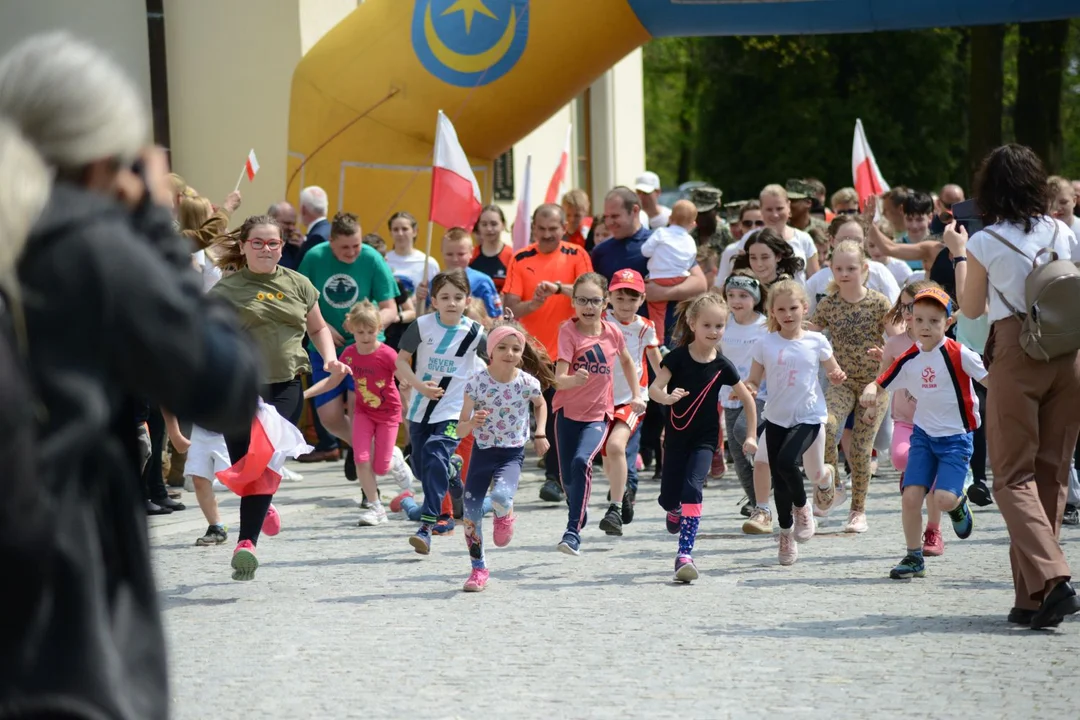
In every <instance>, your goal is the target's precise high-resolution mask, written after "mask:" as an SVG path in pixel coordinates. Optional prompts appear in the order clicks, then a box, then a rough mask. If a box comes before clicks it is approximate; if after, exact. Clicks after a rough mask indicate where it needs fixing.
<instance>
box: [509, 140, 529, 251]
mask: <svg viewBox="0 0 1080 720" xmlns="http://www.w3.org/2000/svg"><path fill="white" fill-rule="evenodd" d="M522 185H523V187H522V189H521V198H520V199H519V200H518V208H517V217H516V218H514V232H513V239H514V252H515V253H516V252H518V251H520V250H524V249H525V248H526V247H527V246H528V245H529V243H530V242H532V217H530V216H531V215H532V211H531V210H530V209H529V201H530V199H531V197H532V155H529V156H528V157H526V158H525V182H524V183H522Z"/></svg>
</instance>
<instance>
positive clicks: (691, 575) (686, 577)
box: [675, 563, 698, 583]
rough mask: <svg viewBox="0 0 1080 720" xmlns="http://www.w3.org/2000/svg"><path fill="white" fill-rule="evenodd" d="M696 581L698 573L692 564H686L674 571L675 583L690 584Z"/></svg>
mask: <svg viewBox="0 0 1080 720" xmlns="http://www.w3.org/2000/svg"><path fill="white" fill-rule="evenodd" d="M697 579H698V571H697V568H696V567H694V564H693V563H687V564H685V565H683V566H682V567H681V568H679V569H678V570H676V571H675V580H676V582H682V583H690V582H692V581H694V580H697Z"/></svg>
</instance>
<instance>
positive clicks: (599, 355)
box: [570, 344, 611, 375]
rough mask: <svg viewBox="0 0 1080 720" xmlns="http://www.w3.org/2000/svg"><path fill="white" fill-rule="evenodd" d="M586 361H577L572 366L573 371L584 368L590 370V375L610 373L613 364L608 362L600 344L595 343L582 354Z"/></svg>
mask: <svg viewBox="0 0 1080 720" xmlns="http://www.w3.org/2000/svg"><path fill="white" fill-rule="evenodd" d="M581 357H582V358H583V359H584V362H581V361H575V362H574V363H573V364H572V365H571V366H570V370H571V371H572V372H577V371H578V370H580V369H582V368H584V369H585V370H588V371H589V374H590V375H610V374H611V366H610V365H609V364H608V360H607V357H605V356H604V351H603V350H601V349H600V345H599V344H597V345H593V346H592V347H591V348H589V349H588V350H586V351H585V352H584V353H583V354H582V356H581Z"/></svg>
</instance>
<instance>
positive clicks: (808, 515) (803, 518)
mask: <svg viewBox="0 0 1080 720" xmlns="http://www.w3.org/2000/svg"><path fill="white" fill-rule="evenodd" d="M791 514H792V516H793V517H794V519H795V542H801V543H804V542H808V541H809V540H810V538H812V537H814V533H815V532H816V531H817V523H816V522H815V521H814V513H812V512H811V511H810V505H803V506H802V507H796V508H792V509H791Z"/></svg>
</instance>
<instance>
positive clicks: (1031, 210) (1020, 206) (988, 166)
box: [975, 143, 1047, 233]
mask: <svg viewBox="0 0 1080 720" xmlns="http://www.w3.org/2000/svg"><path fill="white" fill-rule="evenodd" d="M975 197H976V199H977V200H978V203H979V209H980V210H981V211H982V214H983V222H985V223H986V224H987V225H992V224H994V223H999V222H1010V223H1016V224H1017V225H1023V226H1024V232H1025V233H1029V232H1031V230H1032V228H1033V227H1034V226H1035V220H1037V219H1038V218H1040V217H1042V216H1043V215H1045V214H1046V210H1047V206H1046V168H1044V167H1043V164H1042V160H1040V159H1039V156H1038V155H1036V154H1035V152H1034V151H1033V150H1032V149H1031V148H1029V147H1027V146H1026V145H1017V144H1015V143H1013V144H1010V145H1002V146H1001V147H999V148H997V149H996V150H992V151H991V152H990V154H989V155H987V156H986V159H985V160H983V161H982V165H981V166H980V167H979V172H978V174H977V175H976V176H975Z"/></svg>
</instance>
